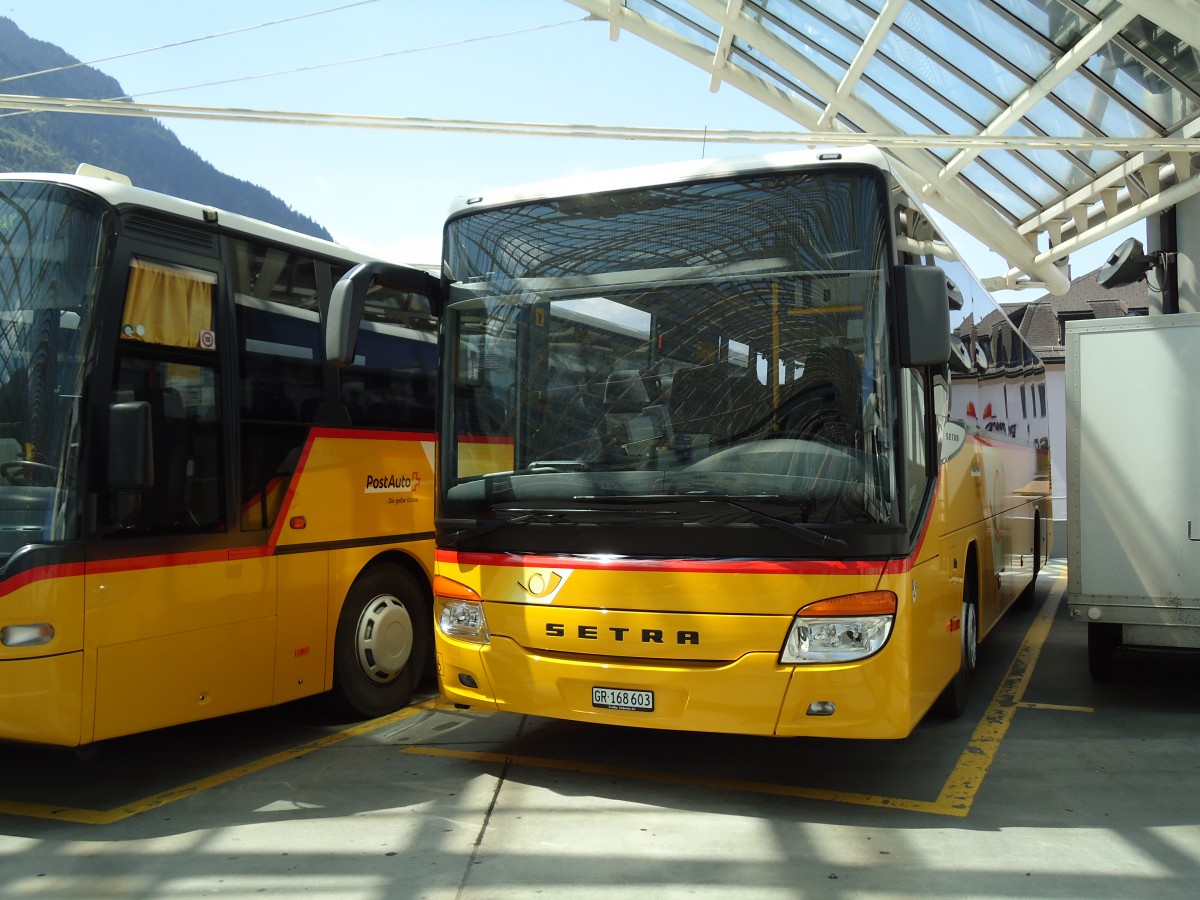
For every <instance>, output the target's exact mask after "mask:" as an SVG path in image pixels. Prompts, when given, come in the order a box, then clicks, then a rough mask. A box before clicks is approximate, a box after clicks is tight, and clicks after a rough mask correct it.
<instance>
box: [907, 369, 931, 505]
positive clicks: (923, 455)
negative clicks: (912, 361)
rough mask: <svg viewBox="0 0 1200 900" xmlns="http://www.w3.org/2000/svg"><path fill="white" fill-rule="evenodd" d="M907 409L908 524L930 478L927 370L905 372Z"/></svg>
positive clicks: (919, 503) (908, 370) (922, 497)
mask: <svg viewBox="0 0 1200 900" xmlns="http://www.w3.org/2000/svg"><path fill="white" fill-rule="evenodd" d="M902 372H903V376H902V379H903V380H902V382H901V385H902V390H903V393H904V397H903V409H904V420H903V429H904V459H903V465H904V486H905V495H904V496H905V506H904V513H905V517H906V519H907V521H908V523H909V524H910V525H911V524H913V522H914V521H915V518H916V516H917V514H918V513H919V512H920V509H921V501H922V499H924V496H925V488H926V485H927V484H928V482H929V475H930V468H929V466H930V452H929V448H930V441H929V416H928V415H927V414H926V411H927V408H928V404H927V402H926V393H927V391H926V380H925V370H923V369H903V370H902Z"/></svg>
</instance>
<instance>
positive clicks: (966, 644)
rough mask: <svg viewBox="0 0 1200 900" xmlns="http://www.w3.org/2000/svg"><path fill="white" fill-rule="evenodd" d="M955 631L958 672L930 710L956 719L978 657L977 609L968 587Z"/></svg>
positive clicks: (965, 701)
mask: <svg viewBox="0 0 1200 900" xmlns="http://www.w3.org/2000/svg"><path fill="white" fill-rule="evenodd" d="M959 634H961V635H962V640H961V641H960V642H959V650H960V652H961V656H960V658H959V662H958V671H957V672H956V673H955V674H954V677H953V678H952V679H950V683H949V684H948V685H946V687H945V688H944V689H943V690H942V693H941V694H939V695H938V698H937V700H935V701H934V704H933V709H934V712H935V713H937V715H939V716H941V717H943V718H946V719H957V718H958V717H959V716H961V715H962V714H963V713H964V712H965V711H966V708H967V700H968V698H969V696H970V693H971V691H970V687H971V675H972V673H973V672H974V671H975V665H976V662H977V661H978V658H979V656H978V654H979V609H978V607H977V606H976V604H975V596H974V591H973V590H971V589H970V588H969V587H964V588H963V601H962V627H961V628H960V629H959Z"/></svg>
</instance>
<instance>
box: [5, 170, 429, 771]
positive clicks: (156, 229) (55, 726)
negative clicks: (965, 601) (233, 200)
mask: <svg viewBox="0 0 1200 900" xmlns="http://www.w3.org/2000/svg"><path fill="white" fill-rule="evenodd" d="M99 174H100V175H101V176H104V177H88V176H86V175H82V176H81V175H23V174H10V175H4V176H0V740H15V741H31V742H40V743H45V744H55V745H61V746H68V747H71V746H78V745H83V744H88V743H90V742H93V741H99V740H102V739H105V738H112V737H116V736H119V735H125V734H131V733H134V732H140V731H144V730H148V729H152V728H158V727H162V726H167V725H174V724H177V723H182V722H190V721H194V720H198V719H203V718H208V717H212V716H217V715H222V714H225V713H232V712H236V711H241V710H248V709H254V708H258V707H266V706H270V705H272V704H277V703H282V702H284V701H289V700H293V699H296V698H299V697H304V696H308V695H313V694H319V693H323V692H329V694H330V696H331V697H332V698H333V699H335V700H336V701H337V702H338V703H339V704H340V706H341V707H342V708H343V709H344V710H345V711H346V712H347V713H348V714H350V715H354V716H373V715H378V714H381V713H384V712H388V711H391V710H393V709H396V708H398V707H400V706H402V705H404V704H405V703H407V702H408V700H409V697H410V695H411V693H412V690H413V687H414V684H415V682H416V681H417V679H418V677H419V676H420V674H421V672H422V670H423V669H424V668H425V666H426V663H427V661H428V659H429V653H430V646H431V643H432V627H431V623H430V604H431V601H432V594H431V581H432V566H433V463H434V451H433V447H434V433H433V427H434V421H433V411H434V400H435V385H436V376H437V368H438V367H437V344H436V319H435V318H434V314H435V313H436V297H437V293H438V285H437V281H436V279H434V278H432V277H431V276H430V275H429V274H428V273H426V272H423V271H419V270H416V269H397V268H390V269H389V270H388V271H389V275H390V276H391V277H392V281H391V282H387V281H384V280H381V279H376V282H375V284H374V286H373V287H372V288H371V289H370V291H368V292H365V294H364V295H363V296H361V297H359V298H358V305H357V309H356V311H357V312H358V313H359V316H358V319H357V321H358V322H359V323H360V324H359V325H358V328H357V330H356V332H355V334H354V340H353V342H352V351H353V352H352V354H351V357H350V359H349V360H348V364H347V365H344V366H342V367H340V368H335V367H333V366H332V365H330V364H329V363H328V362H326V361H325V358H324V335H323V329H322V319H323V317H324V315H325V311H326V308H327V306H328V304H329V301H330V295H331V290H332V286H333V284H334V282H336V281H337V280H338V279H339V278H340V277H341V276H342V275H343V274H345V273H346V272H347V271H349V270H351V269H352V268H355V267H358V266H360V264H366V268H370V266H371V264H372V261H371V260H368V259H367V258H366V257H364V256H361V255H359V254H356V253H353V252H351V251H350V250H348V249H346V248H343V247H340V246H338V245H335V244H332V243H329V242H326V241H322V240H317V239H314V238H311V237H308V236H305V235H302V234H296V233H292V232H289V231H285V230H283V229H280V228H276V227H273V226H270V225H267V224H265V223H262V222H257V221H254V220H251V219H248V218H244V217H242V216H238V215H233V214H230V213H227V212H223V211H219V210H217V209H213V208H211V207H206V206H202V205H200V204H196V203H191V202H186V201H183V200H180V199H176V198H172V197H168V196H164V195H161V194H157V193H153V192H150V191H146V190H140V189H138V188H136V187H133V186H131V185H130V184H129V182H128V179H121V178H119V177H118V176H114V175H112V174H111V173H103V172H101V173H99Z"/></svg>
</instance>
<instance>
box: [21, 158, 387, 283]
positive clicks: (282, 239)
mask: <svg viewBox="0 0 1200 900" xmlns="http://www.w3.org/2000/svg"><path fill="white" fill-rule="evenodd" d="M0 181H43V182H48V183H52V184H62V185H67V186H69V187H74V188H79V189H80V190H83V191H87V192H88V193H91V194H95V195H96V196H98V197H100V198H101V199H103V200H105V201H107V202H108V203H110V204H112V205H113V206H114V207H117V208H125V207H140V208H142V209H149V210H155V211H157V212H164V213H168V214H169V215H173V216H178V217H180V218H183V219H190V220H192V221H195V222H201V223H203V222H206V221H208V219H206V218H205V216H206V214H207V215H208V216H209V217H210V218H211V216H212V214H213V213H216V217H217V218H216V224H217V226H218V227H219V228H221V229H222V230H225V231H236V232H238V233H240V234H245V235H250V236H253V237H258V238H262V239H263V240H267V241H273V242H275V243H279V244H287V245H289V246H294V247H297V248H300V249H303V250H306V251H309V252H311V253H315V254H318V255H320V256H325V257H333V258H335V259H342V260H345V261H346V262H349V263H359V262H368V261H370V260H372V259H374V257H372V256H368V255H367V254H365V253H360V252H359V251H357V250H352V249H350V248H349V247H346V246H344V245H342V244H337V243H334V242H332V241H326V240H322V239H321V238H316V237H312V236H311V235H307V234H302V233H301V232H299V231H291V230H289V229H287V228H280V227H279V226H278V225H272V224H270V223H269V222H263V221H261V220H259V219H252V218H250V217H249V216H242V215H238V214H237V213H232V212H228V211H226V210H223V209H218V208H216V207H214V206H206V205H204V204H203V203H195V202H193V201H191V200H183V199H181V198H179V197H174V196H171V195H170V194H160V193H159V192H157V191H150V190H147V189H146V188H140V187H136V186H134V185H129V184H125V183H123V182H120V181H110V180H109V179H107V178H98V177H94V176H90V175H66V174H55V173H47V172H7V173H4V174H3V175H0Z"/></svg>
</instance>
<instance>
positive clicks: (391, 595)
mask: <svg viewBox="0 0 1200 900" xmlns="http://www.w3.org/2000/svg"><path fill="white" fill-rule="evenodd" d="M432 641H433V633H432V626H431V624H430V621H429V607H428V604H427V603H426V600H425V596H424V593H423V592H422V591H421V589H420V587H419V586H418V584H417V582H416V579H414V578H413V576H412V575H410V574H409V573H408V572H406V571H405V570H404V569H402V568H400V567H399V566H394V565H380V566H375V567H374V568H372V569H369V570H368V571H366V572H364V573H363V574H361V575H359V577H358V580H356V581H355V582H354V585H353V586H352V587H351V588H350V592H349V593H348V594H347V595H346V602H345V603H344V604H343V605H342V612H341V614H340V615H339V616H338V625H337V634H336V636H335V638H334V648H333V695H332V699H333V701H334V704H335V705H336V706H337V708H338V709H339V711H341V712H342V713H345V714H346V715H349V716H352V717H355V718H375V717H376V716H382V715H386V714H387V713H390V712H394V711H395V710H397V709H400V708H401V707H403V706H405V705H406V704H407V703H408V702H409V700H411V699H412V695H413V690H414V689H415V688H416V686H417V682H418V681H419V680H420V678H421V674H422V673H423V672H424V670H425V662H426V660H427V659H428V658H429V651H430V645H431V644H432Z"/></svg>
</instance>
